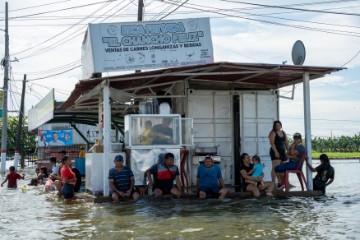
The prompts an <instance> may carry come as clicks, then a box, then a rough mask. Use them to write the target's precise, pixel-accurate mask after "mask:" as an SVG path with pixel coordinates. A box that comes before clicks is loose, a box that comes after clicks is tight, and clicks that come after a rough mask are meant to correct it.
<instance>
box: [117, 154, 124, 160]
mask: <svg viewBox="0 0 360 240" xmlns="http://www.w3.org/2000/svg"><path fill="white" fill-rule="evenodd" d="M115 161H124V158H123V156H121V155H117V156H116V157H115Z"/></svg>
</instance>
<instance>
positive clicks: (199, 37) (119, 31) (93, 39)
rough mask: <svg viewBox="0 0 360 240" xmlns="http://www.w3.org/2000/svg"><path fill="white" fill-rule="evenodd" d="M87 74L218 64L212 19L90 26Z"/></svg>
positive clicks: (85, 53) (86, 44)
mask: <svg viewBox="0 0 360 240" xmlns="http://www.w3.org/2000/svg"><path fill="white" fill-rule="evenodd" d="M81 60H82V65H83V75H84V76H85V77H89V76H90V75H91V74H92V73H95V72H113V71H129V70H136V69H140V70H141V69H156V68H166V67H184V66H191V65H201V64H208V63H212V62H214V56H213V46H212V41H211V32H210V20H209V18H192V19H178V20H168V21H146V22H128V23H100V24H89V28H88V32H87V34H86V36H85V40H84V43H83V46H82V57H81Z"/></svg>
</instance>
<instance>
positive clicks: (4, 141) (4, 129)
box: [1, 2, 10, 174]
mask: <svg viewBox="0 0 360 240" xmlns="http://www.w3.org/2000/svg"><path fill="white" fill-rule="evenodd" d="M8 28H9V26H8V3H7V2H6V3H5V58H4V62H3V65H4V86H3V91H4V94H3V116H2V131H1V174H5V172H6V148H7V146H6V145H7V115H8V114H7V92H8V81H9V59H10V56H9V32H8Z"/></svg>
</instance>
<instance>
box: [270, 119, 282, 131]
mask: <svg viewBox="0 0 360 240" xmlns="http://www.w3.org/2000/svg"><path fill="white" fill-rule="evenodd" d="M278 123H279V124H280V126H281V127H282V123H281V122H280V121H279V120H276V121H274V123H273V128H272V130H273V131H274V132H276V124H278Z"/></svg>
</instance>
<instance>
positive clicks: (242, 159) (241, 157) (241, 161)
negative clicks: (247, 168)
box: [240, 153, 249, 166]
mask: <svg viewBox="0 0 360 240" xmlns="http://www.w3.org/2000/svg"><path fill="white" fill-rule="evenodd" d="M246 156H249V154H247V153H243V154H241V155H240V166H242V165H244V159H245V157H246Z"/></svg>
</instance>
